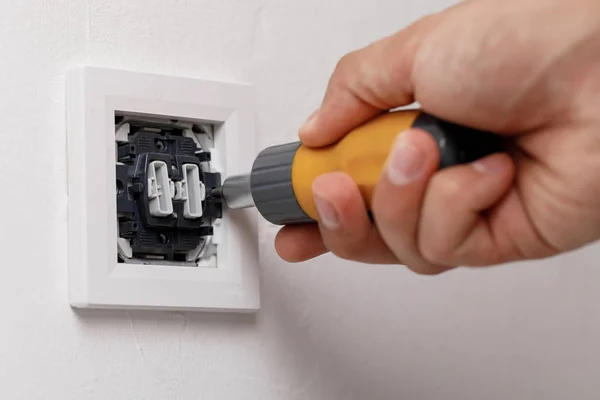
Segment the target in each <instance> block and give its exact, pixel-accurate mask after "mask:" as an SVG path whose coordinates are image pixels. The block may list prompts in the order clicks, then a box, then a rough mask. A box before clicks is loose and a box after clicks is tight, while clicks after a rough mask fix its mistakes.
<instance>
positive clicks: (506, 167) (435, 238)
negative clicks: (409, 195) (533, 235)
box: [417, 154, 515, 266]
mask: <svg viewBox="0 0 600 400" xmlns="http://www.w3.org/2000/svg"><path fill="white" fill-rule="evenodd" d="M514 172H515V169H514V164H513V162H512V160H511V158H510V157H509V156H508V155H506V154H496V155H492V156H489V157H486V158H484V159H482V160H479V161H477V162H475V163H473V164H471V165H463V166H458V167H454V168H451V169H448V170H445V171H442V172H440V173H439V174H437V175H436V176H434V177H433V179H432V180H431V182H430V185H429V188H428V190H427V193H426V196H425V199H424V202H423V209H422V213H421V221H420V230H419V232H418V234H419V236H418V240H417V242H418V244H419V250H420V252H421V254H422V255H423V257H424V259H426V260H428V261H429V262H431V263H448V264H450V265H461V266H486V265H494V264H498V263H503V262H507V261H509V260H510V259H511V258H513V257H512V253H511V254H509V253H508V252H507V251H506V248H505V246H502V245H499V243H498V241H497V238H496V237H495V236H494V231H493V230H492V229H491V228H490V223H489V219H488V215H487V214H486V213H485V211H486V210H488V209H490V208H491V207H493V206H494V205H495V204H497V203H498V202H499V200H501V199H502V198H503V196H504V195H505V194H506V193H507V192H508V190H509V188H510V187H511V186H512V181H513V178H514Z"/></svg>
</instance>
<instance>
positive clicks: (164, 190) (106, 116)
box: [67, 67, 260, 312]
mask: <svg viewBox="0 0 600 400" xmlns="http://www.w3.org/2000/svg"><path fill="white" fill-rule="evenodd" d="M253 107H254V90H253V88H252V87H250V86H247V85H241V84H232V83H221V82H212V81H206V80H199V79H190V78H184V77H171V76H162V75H154V74H146V73H138V72H133V71H119V70H110V69H103V68H95V67H81V68H77V69H74V70H72V71H69V72H68V74H67V130H68V132H67V138H68V190H69V193H68V199H69V299H70V304H71V306H72V307H76V308H118V309H123V308H125V309H178V310H200V311H230V312H231V311H233V312H253V311H256V310H258V309H259V305H260V296H259V291H258V290H259V275H258V273H259V271H258V238H257V230H258V229H257V223H258V218H257V214H256V213H255V212H254V211H253V210H237V211H235V212H229V211H227V210H223V209H222V207H221V205H220V204H218V203H213V202H211V200H210V196H208V195H207V193H210V191H211V190H212V189H213V188H214V187H217V186H218V185H219V184H220V183H221V182H222V181H223V180H224V179H225V178H226V177H227V176H229V175H237V174H240V173H247V172H248V171H249V170H250V168H251V166H252V162H253V160H254V157H255V156H256V136H255V130H254V110H253Z"/></svg>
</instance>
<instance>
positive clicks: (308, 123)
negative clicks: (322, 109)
mask: <svg viewBox="0 0 600 400" xmlns="http://www.w3.org/2000/svg"><path fill="white" fill-rule="evenodd" d="M317 115H319V109H316V110H315V111H313V113H312V114H310V115H309V117H308V118H307V119H306V121H305V122H304V124H303V125H302V127H301V128H300V133H301V134H302V133H303V132H306V131H310V128H311V127H312V125H314V123H315V120H316V119H317Z"/></svg>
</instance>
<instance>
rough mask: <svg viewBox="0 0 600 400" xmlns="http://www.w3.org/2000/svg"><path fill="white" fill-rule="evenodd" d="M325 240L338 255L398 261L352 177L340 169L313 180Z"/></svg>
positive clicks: (373, 261) (374, 261)
mask: <svg viewBox="0 0 600 400" xmlns="http://www.w3.org/2000/svg"><path fill="white" fill-rule="evenodd" d="M313 192H314V197H315V203H316V205H317V209H318V211H319V227H320V230H321V237H322V239H323V243H324V244H325V246H326V247H327V249H329V251H331V252H332V253H333V254H335V255H336V256H338V257H340V258H343V259H347V260H352V261H358V262H364V263H369V264H396V263H398V260H397V259H396V257H395V256H394V255H393V254H392V253H391V252H390V250H389V249H388V248H387V246H386V245H385V243H384V242H383V240H382V239H381V236H380V235H379V233H378V232H377V229H376V228H375V227H374V226H373V224H372V223H371V220H370V219H369V216H368V214H367V210H366V208H365V205H364V200H363V198H362V196H361V194H360V191H359V190H358V187H357V186H356V184H355V183H354V182H353V181H352V179H351V178H350V177H349V176H348V175H346V174H344V173H341V172H334V173H330V174H326V175H323V176H321V177H319V178H317V179H316V180H315V182H314V183H313Z"/></svg>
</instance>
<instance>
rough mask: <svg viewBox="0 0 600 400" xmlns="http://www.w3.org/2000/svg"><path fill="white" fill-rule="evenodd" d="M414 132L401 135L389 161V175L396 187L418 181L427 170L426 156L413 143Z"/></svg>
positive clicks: (387, 167)
mask: <svg viewBox="0 0 600 400" xmlns="http://www.w3.org/2000/svg"><path fill="white" fill-rule="evenodd" d="M412 139H413V132H412V131H406V132H402V133H400V135H399V137H398V139H396V143H395V144H394V147H393V148H392V152H391V154H390V156H389V159H388V161H387V166H386V170H387V175H388V179H389V180H390V182H392V183H393V184H394V185H406V184H409V183H412V182H414V181H416V180H418V179H419V178H420V177H421V176H422V175H423V171H424V169H425V154H424V153H423V151H421V149H420V148H419V147H418V146H417V145H415V144H414V143H413V142H414V140H412Z"/></svg>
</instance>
